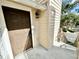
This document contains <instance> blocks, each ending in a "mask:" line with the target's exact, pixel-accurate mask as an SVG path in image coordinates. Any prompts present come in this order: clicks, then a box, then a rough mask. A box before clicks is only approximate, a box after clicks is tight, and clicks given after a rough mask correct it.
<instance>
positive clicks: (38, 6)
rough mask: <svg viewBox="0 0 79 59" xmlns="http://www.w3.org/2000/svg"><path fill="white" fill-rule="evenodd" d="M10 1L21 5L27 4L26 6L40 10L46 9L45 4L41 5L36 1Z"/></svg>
mask: <svg viewBox="0 0 79 59" xmlns="http://www.w3.org/2000/svg"><path fill="white" fill-rule="evenodd" d="M11 1H14V2H17V3H20V4H23V5H27V6H30V7H33V8H35V9H39V10H42V11H43V10H46V6H45V5H42V4H40V3H38V2H36V1H32V0H11Z"/></svg>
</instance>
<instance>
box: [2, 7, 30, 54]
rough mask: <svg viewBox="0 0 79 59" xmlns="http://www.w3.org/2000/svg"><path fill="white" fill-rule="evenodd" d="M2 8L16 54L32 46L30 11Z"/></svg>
mask: <svg viewBox="0 0 79 59" xmlns="http://www.w3.org/2000/svg"><path fill="white" fill-rule="evenodd" d="M2 8H3V13H4V18H5V22H6V26H7V29H8V31H9V37H10V41H11V45H12V49H13V53H14V55H16V54H18V53H20V52H23V51H24V50H26V49H28V48H32V34H31V21H30V12H26V11H22V10H17V9H13V8H8V7H2Z"/></svg>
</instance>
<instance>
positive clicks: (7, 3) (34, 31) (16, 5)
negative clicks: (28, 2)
mask: <svg viewBox="0 0 79 59" xmlns="http://www.w3.org/2000/svg"><path fill="white" fill-rule="evenodd" d="M0 2H1V5H0V12H1V14H0V15H1V16H0V27H1V29H2V30H4V29H5V28H6V25H5V19H4V16H3V13H2V8H1V6H6V7H11V8H15V9H20V10H25V11H29V12H30V16H31V25H32V35H33V40H32V41H33V47H36V46H37V45H38V43H37V41H38V40H37V39H38V27H39V26H38V20H37V19H36V18H35V11H36V9H34V8H32V7H28V6H25V5H22V4H19V3H15V2H12V1H8V0H1V1H0ZM6 29H7V28H6ZM7 34H8V33H7ZM6 39H9V35H8V38H6ZM6 39H5V41H6ZM10 43H11V42H10ZM20 45H21V44H20ZM12 46H13V47H15V45H11V47H12ZM11 47H9V48H11ZM24 48H25V47H24ZM22 49H23V48H22ZM22 49H20V50H22ZM11 51H12V50H11ZM15 51H17V49H15ZM18 51H19V50H18ZM19 52H20V51H19ZM21 52H22V51H21ZM16 53H17V52H16Z"/></svg>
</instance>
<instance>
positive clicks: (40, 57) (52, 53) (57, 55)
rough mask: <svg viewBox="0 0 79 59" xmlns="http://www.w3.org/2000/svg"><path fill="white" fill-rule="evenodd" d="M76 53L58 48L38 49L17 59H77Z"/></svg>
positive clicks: (27, 52)
mask: <svg viewBox="0 0 79 59" xmlns="http://www.w3.org/2000/svg"><path fill="white" fill-rule="evenodd" d="M76 57H77V56H76V52H75V51H72V50H67V49H63V48H58V47H52V48H49V49H48V50H47V49H44V48H43V47H37V48H34V49H32V50H30V51H25V52H23V54H20V55H18V56H16V58H15V59H76Z"/></svg>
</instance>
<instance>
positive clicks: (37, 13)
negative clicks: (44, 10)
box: [35, 10, 41, 18]
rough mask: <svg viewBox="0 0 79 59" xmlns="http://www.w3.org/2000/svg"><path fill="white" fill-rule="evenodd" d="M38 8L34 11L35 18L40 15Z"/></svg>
mask: <svg viewBox="0 0 79 59" xmlns="http://www.w3.org/2000/svg"><path fill="white" fill-rule="evenodd" d="M40 13H41V12H40V10H37V11H36V12H35V16H36V18H39V17H40Z"/></svg>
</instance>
